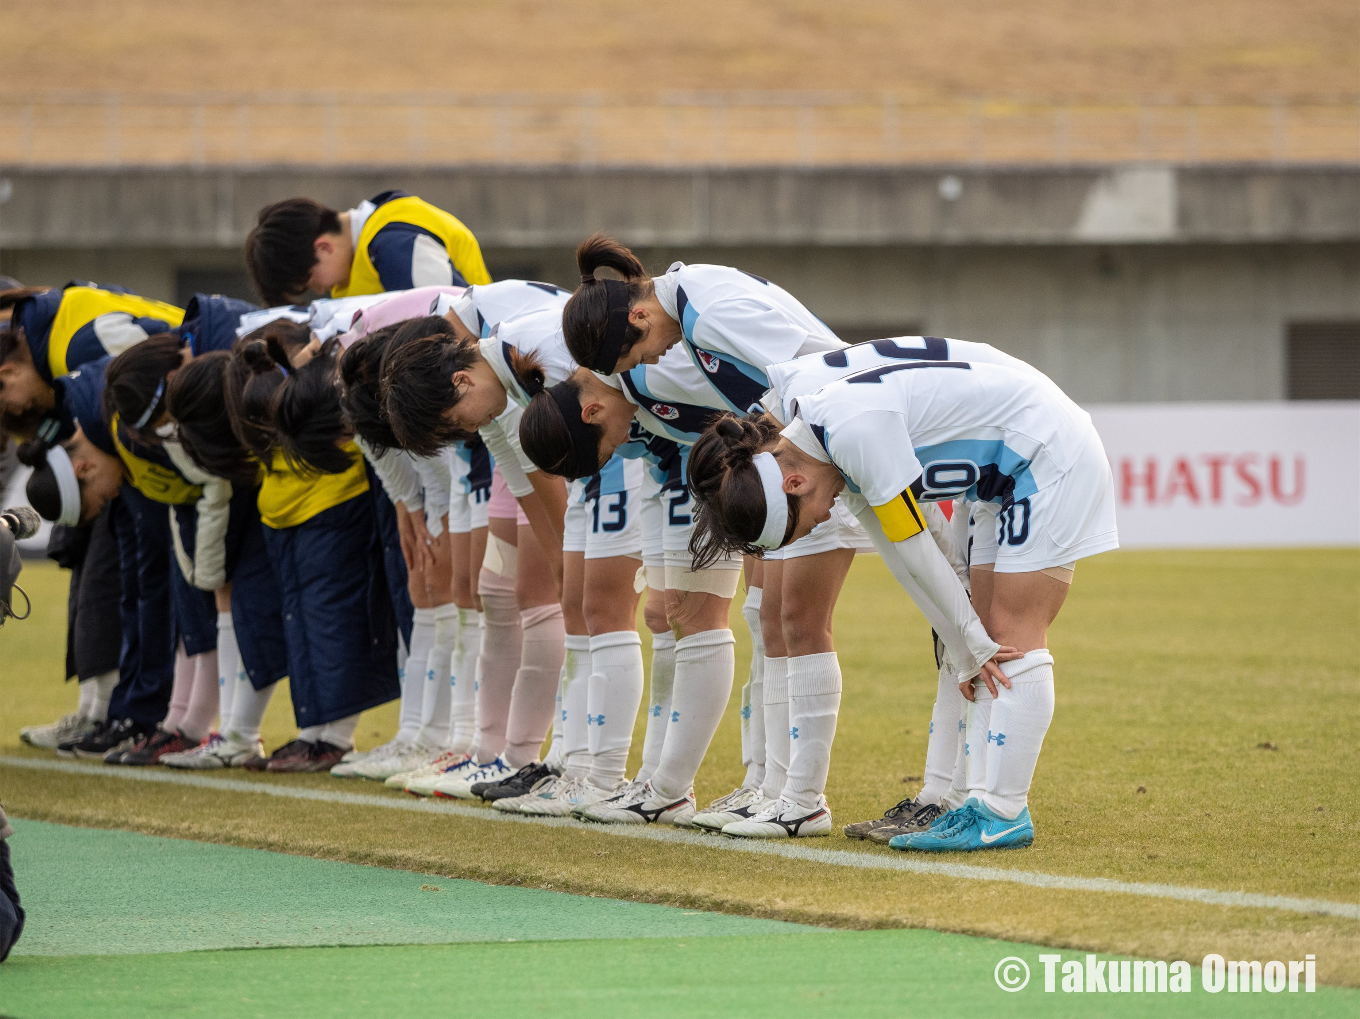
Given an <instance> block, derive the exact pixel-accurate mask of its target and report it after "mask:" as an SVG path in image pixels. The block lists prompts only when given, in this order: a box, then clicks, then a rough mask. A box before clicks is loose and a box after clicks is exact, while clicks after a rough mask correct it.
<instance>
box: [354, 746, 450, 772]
mask: <svg viewBox="0 0 1360 1019" xmlns="http://www.w3.org/2000/svg"><path fill="white" fill-rule="evenodd" d="M437 756H439V751H438V750H431V749H430V748H429V747H426V746H422V745H421V744H419V743H408V744H407V745H406V746H405V747H403V748H402V749H401V750H393V751H392V752H391V753H388V754H384V755H383V756H382V757H378V758H374V757H372V756H370V757H366V758H364V760H362V761H355V762H354V764H353V765H352V766H351V771H350V773H351V775H353V777H354V778H366V779H368V780H369V781H371V782H386V781H387V780H388V779H389V778H391V777H392V776H393V775H398V774H400V773H401V772H403V771H415V770H416V769H417V768H420V767H423V766H424V765H426V764H429V763H430V761H432V760H433V759H434V758H435V757H437Z"/></svg>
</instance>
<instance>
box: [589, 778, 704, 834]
mask: <svg viewBox="0 0 1360 1019" xmlns="http://www.w3.org/2000/svg"><path fill="white" fill-rule="evenodd" d="M577 816H578V817H580V818H582V819H583V820H586V821H599V822H600V823H602V824H672V825H675V827H677V828H688V827H689V825H690V821H691V820H692V819H693V817H694V790H693V789H691V790H690V791H689V792H687V793H685V795H684V796H681V797H679V798H678V799H677V798H673V797H670V796H661V795H659V794H658V793H657V792H656V791H655V790H654V789H653V788H652V783H651V782H645V783H643V786H642V788H641V789H639V790H638V791H637V792H635V793H633V794H631V795H629V796H625V797H621V798H618V799H609V800H601V801H600V802H599V803H593V804H590V805H589V806H587V807H584V808H582V809H581V811H580V812H579V813H578V814H577Z"/></svg>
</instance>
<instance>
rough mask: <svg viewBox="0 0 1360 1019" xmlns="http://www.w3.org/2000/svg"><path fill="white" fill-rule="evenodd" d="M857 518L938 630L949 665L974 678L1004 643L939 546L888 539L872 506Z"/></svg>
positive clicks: (925, 541) (916, 537)
mask: <svg viewBox="0 0 1360 1019" xmlns="http://www.w3.org/2000/svg"><path fill="white" fill-rule="evenodd" d="M859 521H860V523H862V524H863V525H864V529H865V530H866V531H868V532H869V538H870V539H871V540H872V541H873V543H874V548H876V549H878V552H879V555H881V556H882V557H883V561H884V563H886V564H887V566H888V570H889V572H890V573H892V575H893V579H895V580H896V581H897V582H898V583H899V584H901V585H902V589H903V590H905V591H906V592H907V594H908V595H909V596H910V597H911V600H912V601H914V602H915V603H916V607H917V608H918V609H920V610H921V614H922V615H923V616H925V617H926V620H927V621H928V622H929V623H930V625H931V627H932V628H933V629H934V630H935V632H936V633H937V634H939V637H940V642H941V643H942V644H944V647H945V651H946V653H947V655H946V656H947V658H948V665H949V670H950V671H951V672H952V673H953V674H954V675H955V676H956V677H957V678H958V679H960V680H965V679H972V678H973V677H974V676H976V675H977V674H978V673H979V672H981V671H982V666H983V665H984V664H985V663H986V662H987V661H988V660H989V659H991V658H992V657H993V656H994V655H995V654H996V653H997V651H998V650H999V648H1000V645H998V644H997V643H996V641H994V640H992V638H991V637H989V636H988V635H987V631H986V629H984V627H983V625H982V620H980V619H979V618H978V616H977V613H976V612H974V611H973V605H972V603H971V602H970V601H969V600H968V592H966V591H965V590H964V589H963V585H962V584H960V583H959V578H958V576H957V575H956V574H955V573H954V568H953V567H952V566H950V564H949V561H948V560H947V559H946V558H945V557H944V554H943V553H942V552H941V551H940V547H939V546H938V545H937V544H935V542H934V541H932V540H930V539H929V538H927V537H926V536H925V535H923V534H916V535H913V536H912V537H910V538H908V539H907V540H906V541H898V542H892V541H889V540H888V537H887V535H885V534H884V533H883V527H882V525H881V524H880V523H879V522H878V516H877V515H876V514H875V513H874V511H873V509H872V507H866V508H865V509H864V510H863V511H862V512H860V514H859Z"/></svg>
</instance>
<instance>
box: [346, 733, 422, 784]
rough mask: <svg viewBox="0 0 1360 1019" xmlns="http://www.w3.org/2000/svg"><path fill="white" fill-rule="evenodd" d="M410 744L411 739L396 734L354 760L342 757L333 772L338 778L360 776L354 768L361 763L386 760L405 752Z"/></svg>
mask: <svg viewBox="0 0 1360 1019" xmlns="http://www.w3.org/2000/svg"><path fill="white" fill-rule="evenodd" d="M410 746H411V741H410V740H408V739H399V738H397V737H396V736H393V737H392V738H391V739H390V740H388V741H387V742H386V743H381V744H379V745H378V746H376V747H374V748H373V749H372V750H370V751H369V752H368V753H366V754H363V755H362V756H360V757H356V758H354V759H352V760H349V759H346V758H343V757H342V758H341V759H340V763H339V764H337V765H336V766H335V767H334V768H332V769H331V774H332V775H333V776H335V777H336V778H357V777H358V776H357V775H355V773H354V769H355V768H357V767H359V765H361V764H364V763H367V762H370V761H379V760H386V759H387V758H388V757H389V756H391V755H393V754H399V753H405V751H406V749H407V748H408V747H410Z"/></svg>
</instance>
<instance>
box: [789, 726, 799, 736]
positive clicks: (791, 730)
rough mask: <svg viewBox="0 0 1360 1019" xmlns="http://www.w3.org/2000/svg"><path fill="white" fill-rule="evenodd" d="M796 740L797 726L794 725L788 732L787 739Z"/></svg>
mask: <svg viewBox="0 0 1360 1019" xmlns="http://www.w3.org/2000/svg"><path fill="white" fill-rule="evenodd" d="M797 738H798V726H796V725H795V726H794V727H793V728H792V729H790V730H789V739H797Z"/></svg>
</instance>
